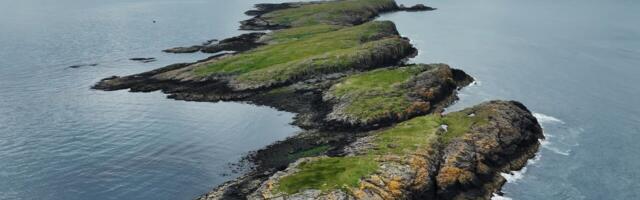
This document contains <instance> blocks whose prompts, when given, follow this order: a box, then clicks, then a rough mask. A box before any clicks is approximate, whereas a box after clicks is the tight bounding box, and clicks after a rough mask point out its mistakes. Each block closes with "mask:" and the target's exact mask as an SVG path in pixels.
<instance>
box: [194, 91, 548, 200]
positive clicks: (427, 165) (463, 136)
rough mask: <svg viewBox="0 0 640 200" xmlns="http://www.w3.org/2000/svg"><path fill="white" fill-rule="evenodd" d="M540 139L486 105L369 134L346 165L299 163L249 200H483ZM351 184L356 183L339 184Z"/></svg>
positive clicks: (511, 105) (499, 107)
mask: <svg viewBox="0 0 640 200" xmlns="http://www.w3.org/2000/svg"><path fill="white" fill-rule="evenodd" d="M446 126H448V128H445V127H446ZM403 137H404V138H403ZM387 139H394V140H395V141H392V142H390V141H387ZM540 139H543V135H542V129H541V128H540V126H539V124H538V122H537V120H536V118H534V117H533V115H532V114H531V112H529V110H527V108H525V107H524V106H523V105H522V104H520V103H519V102H513V101H492V102H487V103H483V104H480V105H478V106H475V107H472V108H469V109H465V110H462V111H459V112H454V113H449V114H447V115H444V116H425V117H419V118H415V119H412V120H409V121H407V122H403V123H400V124H398V125H396V126H394V127H391V128H389V129H386V130H382V131H374V132H372V133H370V136H368V137H363V138H361V139H359V140H358V141H357V142H354V143H353V145H351V146H348V147H347V148H346V149H349V150H348V152H349V153H348V154H347V155H346V156H344V157H310V158H303V159H300V160H298V161H297V162H295V163H293V164H291V165H290V166H289V167H288V168H287V169H285V170H283V171H280V172H277V173H275V174H274V175H273V176H271V177H270V178H269V179H268V180H266V181H264V182H262V183H261V184H260V187H259V188H258V189H257V190H256V191H255V192H253V193H251V194H250V195H248V196H247V199H345V200H346V199H489V198H490V197H491V194H492V193H493V192H496V191H497V190H499V188H500V186H501V185H502V184H503V183H504V178H502V177H501V176H500V173H501V172H509V171H511V170H518V169H520V168H522V167H523V166H524V164H525V163H526V160H527V159H529V158H532V157H533V156H534V155H535V152H536V151H537V149H538V146H539V140H540ZM345 162H346V163H355V164H353V165H345V164H343V163H345ZM371 164H372V165H374V166H373V167H372V168H371V169H368V168H367V167H366V166H367V165H371ZM323 165H326V166H328V167H330V168H324V167H321V166H323ZM344 166H348V167H344ZM314 170H315V171H314ZM324 170H329V172H330V173H326V171H324ZM362 171H364V172H362ZM310 174H313V175H310ZM349 176H354V177H353V178H356V179H357V181H356V182H354V183H350V182H349V181H344V180H348V178H350V177H349ZM254 184H255V183H254ZM223 188H224V187H221V189H223ZM220 191H222V190H220ZM220 191H218V193H220ZM215 194H216V192H214V193H211V194H210V196H203V197H202V199H218V198H217V197H220V196H216V195H215Z"/></svg>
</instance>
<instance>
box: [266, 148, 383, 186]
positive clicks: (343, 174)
mask: <svg viewBox="0 0 640 200" xmlns="http://www.w3.org/2000/svg"><path fill="white" fill-rule="evenodd" d="M298 167H299V169H300V171H299V172H298V173H296V174H294V175H291V176H286V177H283V178H282V179H281V180H280V182H279V186H278V188H277V190H279V191H281V192H284V193H287V194H293V193H296V192H300V191H302V190H305V189H319V190H322V191H327V190H331V189H340V188H345V187H355V186H357V185H358V183H359V182H360V179H361V178H362V177H365V176H366V175H369V174H371V173H373V172H375V171H376V170H377V169H378V164H377V163H376V162H375V160H373V159H372V158H369V157H340V158H321V159H319V160H316V161H313V162H308V163H302V164H301V165H299V166H298Z"/></svg>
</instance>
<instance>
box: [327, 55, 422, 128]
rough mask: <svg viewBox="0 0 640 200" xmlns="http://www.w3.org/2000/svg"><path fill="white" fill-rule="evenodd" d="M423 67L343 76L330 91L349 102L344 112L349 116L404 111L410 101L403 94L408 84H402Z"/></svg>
mask: <svg viewBox="0 0 640 200" xmlns="http://www.w3.org/2000/svg"><path fill="white" fill-rule="evenodd" d="M426 69H427V67H424V66H409V67H401V68H396V69H379V70H374V71H370V72H366V73H362V74H358V75H354V76H351V77H349V78H347V79H345V80H343V81H342V82H340V83H338V84H336V85H334V86H333V87H332V88H331V89H330V90H329V93H330V94H331V95H332V96H334V97H335V98H336V99H340V100H341V101H347V102H348V106H347V107H346V110H345V113H346V114H347V115H350V117H352V118H356V119H361V120H363V121H369V120H372V119H379V118H382V117H384V116H388V115H403V114H405V113H406V112H407V109H408V108H409V107H411V105H412V102H411V101H410V100H409V99H408V97H407V96H406V95H407V93H409V91H408V90H409V88H404V87H402V85H403V84H404V83H405V82H407V81H408V80H410V79H411V78H412V77H413V76H415V75H417V74H419V73H421V72H423V71H425V70H426Z"/></svg>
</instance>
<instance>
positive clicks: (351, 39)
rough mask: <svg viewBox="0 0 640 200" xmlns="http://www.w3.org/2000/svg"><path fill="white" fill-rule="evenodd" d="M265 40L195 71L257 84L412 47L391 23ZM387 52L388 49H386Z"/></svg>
mask: <svg viewBox="0 0 640 200" xmlns="http://www.w3.org/2000/svg"><path fill="white" fill-rule="evenodd" d="M270 43H271V44H269V45H266V46H263V47H259V48H257V49H255V50H251V51H249V52H245V53H242V54H238V55H234V56H231V57H228V58H225V59H222V60H220V61H217V62H214V63H212V64H209V65H206V66H202V67H199V68H198V69H196V71H195V72H196V74H197V75H200V76H208V75H238V77H237V78H236V79H237V80H238V81H239V82H241V83H246V84H252V85H261V84H269V83H272V82H283V81H290V80H295V79H297V78H301V77H304V76H306V75H312V74H316V73H331V72H339V71H344V70H348V69H353V68H357V67H362V66H363V65H365V64H366V63H368V62H372V61H371V60H375V59H376V58H377V56H380V57H385V55H387V56H395V55H391V52H393V53H402V52H396V51H403V50H407V49H408V48H410V47H409V46H410V45H409V44H408V43H407V42H406V41H404V40H402V39H400V38H399V37H397V36H396V30H395V25H394V24H393V23H391V22H369V23H366V24H363V25H359V26H354V27H346V28H345V27H340V26H333V25H314V26H306V27H299V28H292V29H286V30H282V31H276V32H274V33H273V34H272V35H270ZM385 53H386V54H385Z"/></svg>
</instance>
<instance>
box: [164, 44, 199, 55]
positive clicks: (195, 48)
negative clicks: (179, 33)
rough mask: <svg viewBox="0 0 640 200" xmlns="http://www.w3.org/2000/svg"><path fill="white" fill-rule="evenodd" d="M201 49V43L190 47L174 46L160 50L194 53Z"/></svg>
mask: <svg viewBox="0 0 640 200" xmlns="http://www.w3.org/2000/svg"><path fill="white" fill-rule="evenodd" d="M200 49H202V45H194V46H190V47H174V48H170V49H165V50H162V52H165V53H195V52H198V51H200Z"/></svg>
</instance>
